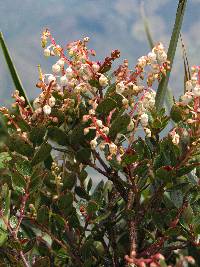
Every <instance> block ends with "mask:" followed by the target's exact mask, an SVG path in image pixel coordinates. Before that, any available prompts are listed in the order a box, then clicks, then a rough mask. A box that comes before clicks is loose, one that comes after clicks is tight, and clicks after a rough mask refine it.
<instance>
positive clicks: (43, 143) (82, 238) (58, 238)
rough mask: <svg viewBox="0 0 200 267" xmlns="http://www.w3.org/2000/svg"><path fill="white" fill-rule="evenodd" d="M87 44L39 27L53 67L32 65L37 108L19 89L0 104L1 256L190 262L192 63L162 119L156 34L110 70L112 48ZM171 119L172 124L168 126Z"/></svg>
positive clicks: (164, 63)
mask: <svg viewBox="0 0 200 267" xmlns="http://www.w3.org/2000/svg"><path fill="white" fill-rule="evenodd" d="M88 41H89V38H87V37H86V38H84V39H83V40H78V41H75V42H72V43H70V44H68V45H67V46H66V47H65V48H66V49H65V48H62V47H61V46H59V45H58V44H57V43H56V41H55V40H54V38H53V37H52V35H51V33H50V32H49V30H45V31H44V32H43V34H42V46H43V48H44V55H45V56H46V57H54V59H55V63H54V64H53V66H52V71H51V73H49V74H45V72H44V71H43V70H42V68H41V67H39V80H38V82H37V84H36V86H37V90H38V97H37V98H36V99H35V100H34V101H33V110H32V109H31V108H30V106H27V105H26V101H25V98H24V97H23V96H21V95H20V93H19V92H18V91H16V92H15V93H14V94H13V97H14V99H15V103H14V105H13V106H12V109H7V108H4V107H2V108H1V109H0V111H1V114H3V117H4V120H5V122H6V123H7V125H8V130H7V133H6V134H5V133H4V135H5V136H4V139H6V142H5V143H4V144H2V145H1V148H0V149H1V153H0V172H1V180H0V183H1V194H0V208H1V209H0V226H1V228H0V255H1V257H0V262H1V264H2V266H26V267H28V266H34V267H37V266H45V267H47V266H69V267H70V266H71V267H81V266H84V267H92V266H93V267H95V266H96V267H103V266H105V267H109V266H110V267H111V266H114V267H122V266H138V267H145V266H146V267H147V266H150V267H154V266H161V267H166V266H177V267H178V266H187V264H194V261H195V260H196V262H198V256H197V257H196V256H195V255H198V253H199V251H198V247H199V246H200V243H199V234H200V208H199V205H200V188H199V173H200V169H199V165H200V161H199V153H200V139H199V136H200V124H199V120H200V68H199V67H198V66H195V67H193V68H192V78H191V80H188V81H187V82H186V92H185V94H184V95H183V96H181V97H180V99H179V101H177V102H176V103H175V104H174V106H173V107H172V110H171V113H170V116H167V115H165V110H164V109H159V110H158V109H157V108H156V107H155V94H156V93H155V91H154V89H155V86H156V83H155V82H157V81H158V82H159V81H160V80H161V79H162V78H163V77H164V76H165V75H166V72H167V70H168V68H169V64H170V62H169V61H168V60H167V55H166V52H165V50H164V47H163V45H162V44H161V43H158V44H157V45H156V46H155V47H154V48H153V49H152V51H151V52H150V53H148V54H147V55H146V56H142V57H140V58H139V59H138V61H137V64H136V66H135V67H132V68H131V67H129V64H128V60H124V62H123V64H121V65H119V66H118V67H116V68H115V69H113V68H112V63H113V61H114V60H116V59H117V58H119V56H120V53H119V51H118V50H114V51H112V53H111V55H110V56H108V57H106V58H105V59H104V60H103V61H95V57H94V56H95V51H93V50H90V49H88ZM170 120H173V121H174V122H175V127H174V128H172V129H171V130H170V131H169V132H168V130H167V129H165V128H166V126H167V125H168V123H169V122H170ZM164 129H165V130H164ZM163 130H164V131H163ZM161 132H162V136H163V135H164V137H163V138H161V137H160V133H161ZM164 133H165V134H164ZM100 176H102V178H100ZM195 253H196V254H195ZM191 255H193V257H194V258H195V257H196V258H195V259H194V258H193V257H192V256H191Z"/></svg>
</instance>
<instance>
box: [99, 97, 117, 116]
mask: <svg viewBox="0 0 200 267" xmlns="http://www.w3.org/2000/svg"><path fill="white" fill-rule="evenodd" d="M116 106H117V102H116V101H115V100H114V99H112V98H111V97H107V98H105V99H104V100H103V101H102V102H101V103H99V105H98V107H97V109H96V112H98V113H100V114H105V115H108V114H109V113H110V111H111V110H113V109H114V108H116Z"/></svg>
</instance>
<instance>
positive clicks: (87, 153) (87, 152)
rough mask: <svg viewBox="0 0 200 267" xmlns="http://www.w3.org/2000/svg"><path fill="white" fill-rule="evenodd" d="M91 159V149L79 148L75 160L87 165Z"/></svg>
mask: <svg viewBox="0 0 200 267" xmlns="http://www.w3.org/2000/svg"><path fill="white" fill-rule="evenodd" d="M90 157H91V149H89V148H80V149H79V150H78V151H77V153H76V159H77V160H78V161H80V162H82V163H87V162H88V161H89V160H90Z"/></svg>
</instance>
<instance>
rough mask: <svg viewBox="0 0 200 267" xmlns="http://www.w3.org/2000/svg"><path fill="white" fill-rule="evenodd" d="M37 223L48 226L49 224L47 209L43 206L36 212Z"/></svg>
mask: <svg viewBox="0 0 200 267" xmlns="http://www.w3.org/2000/svg"><path fill="white" fill-rule="evenodd" d="M37 221H38V222H39V223H41V224H48V223H49V208H48V207H47V206H45V205H43V206H42V207H41V208H39V210H38V211H37Z"/></svg>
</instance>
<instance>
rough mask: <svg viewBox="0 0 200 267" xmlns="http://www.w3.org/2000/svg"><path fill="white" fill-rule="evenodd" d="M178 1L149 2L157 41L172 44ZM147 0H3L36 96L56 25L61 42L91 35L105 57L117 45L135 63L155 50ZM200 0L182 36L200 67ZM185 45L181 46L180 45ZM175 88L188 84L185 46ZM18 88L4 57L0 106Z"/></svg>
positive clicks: (192, 5)
mask: <svg viewBox="0 0 200 267" xmlns="http://www.w3.org/2000/svg"><path fill="white" fill-rule="evenodd" d="M177 3H178V0H144V8H145V12H146V15H147V18H148V20H149V23H150V26H151V31H152V35H153V38H154V40H155V41H162V42H163V43H164V44H165V46H166V48H167V46H168V43H169V39H170V33H171V31H172V27H173V23H174V18H175V12H176V6H177ZM140 4H141V0H37V1H35V0H23V1H21V0H6V1H0V25H1V28H0V29H1V30H2V31H3V33H4V36H5V39H6V41H7V44H8V46H9V49H10V52H11V55H12V58H13V60H14V62H15V64H16V66H17V69H18V72H19V74H20V77H21V79H22V82H23V84H24V86H25V88H26V90H27V93H28V95H29V96H30V98H33V97H35V96H36V95H37V94H38V93H39V92H38V89H37V88H35V83H36V82H37V65H38V64H41V65H42V67H43V69H44V70H45V72H49V71H50V69H51V62H50V61H48V60H46V59H45V58H44V57H43V54H42V50H41V47H40V34H41V31H42V29H43V28H45V27H48V28H50V29H51V31H52V33H53V34H54V36H55V38H56V39H57V40H58V42H60V43H61V44H63V45H64V44H66V43H68V42H69V41H72V40H76V39H79V38H81V37H83V36H89V37H90V38H91V42H90V47H91V48H94V49H95V50H96V52H97V58H98V59H103V58H104V57H105V56H106V55H107V54H109V53H110V51H111V50H112V49H119V50H120V51H121V59H123V58H128V59H129V62H130V64H131V65H134V63H135V62H136V59H137V58H138V57H139V56H141V55H143V54H146V53H147V52H148V50H149V48H148V43H147V41H146V36H145V33H144V29H143V24H142V20H141V15H140V12H139V8H140ZM199 13H200V0H188V5H187V10H186V16H185V18H184V23H183V29H182V34H183V38H184V42H185V45H186V48H187V51H188V57H189V60H190V63H191V65H193V64H197V65H198V64H199V65H200V53H199V51H200V38H199V32H200V31H199V30H200V18H199ZM179 46H180V45H179ZM170 86H171V88H172V89H173V91H174V94H175V95H176V96H178V95H179V94H180V93H181V91H182V88H183V63H182V58H181V50H180V49H179V50H178V52H177V55H176V60H175V65H174V70H173V75H172V79H171V81H170ZM13 90H14V87H13V84H12V82H11V80H10V77H9V74H8V71H7V68H6V66H5V63H4V60H3V57H2V55H0V104H3V103H6V104H7V103H9V102H10V101H11V98H10V95H11V93H12V91H13Z"/></svg>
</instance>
